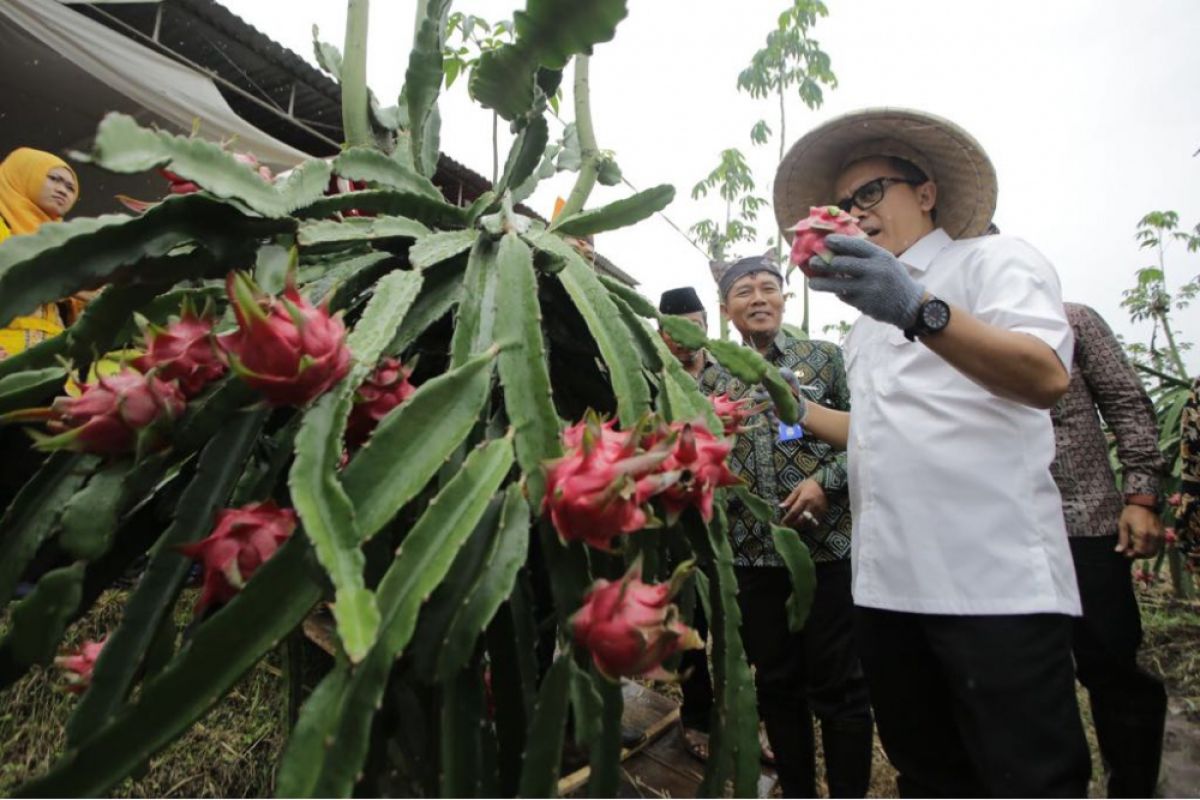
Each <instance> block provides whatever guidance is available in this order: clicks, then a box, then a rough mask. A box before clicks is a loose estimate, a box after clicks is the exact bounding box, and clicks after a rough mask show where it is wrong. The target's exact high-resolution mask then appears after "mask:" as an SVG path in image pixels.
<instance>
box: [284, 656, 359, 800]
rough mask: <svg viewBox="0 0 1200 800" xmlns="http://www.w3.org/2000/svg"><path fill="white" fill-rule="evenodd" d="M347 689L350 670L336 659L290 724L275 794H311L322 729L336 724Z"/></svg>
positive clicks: (322, 756) (322, 744)
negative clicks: (292, 725)
mask: <svg viewBox="0 0 1200 800" xmlns="http://www.w3.org/2000/svg"><path fill="white" fill-rule="evenodd" d="M349 691H350V670H348V669H346V665H345V663H344V662H340V661H339V662H338V664H337V666H335V667H334V668H333V669H332V670H331V671H330V672H329V673H328V675H326V677H325V679H324V680H322V681H321V682H320V683H318V684H317V687H316V688H315V689H314V690H313V692H312V694H310V695H309V696H308V700H306V701H305V703H304V708H303V710H302V711H301V713H300V718H299V719H298V720H297V722H296V725H295V727H294V728H292V733H291V735H290V736H289V737H288V743H287V747H286V748H285V750H284V752H283V755H282V757H281V758H280V760H279V778H278V783H277V785H276V787H275V796H276V797H312V796H313V795H312V794H311V792H312V788H311V787H312V786H313V785H314V784H315V783H316V781H317V780H318V778H320V775H321V767H322V766H323V764H324V763H325V751H326V745H325V737H326V736H327V735H328V734H327V733H326V732H327V731H329V730H331V729H332V728H333V726H334V725H336V724H337V719H338V717H339V715H340V714H341V711H342V708H343V706H344V705H345V703H346V697H347V695H348V694H349Z"/></svg>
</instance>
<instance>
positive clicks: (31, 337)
mask: <svg viewBox="0 0 1200 800" xmlns="http://www.w3.org/2000/svg"><path fill="white" fill-rule="evenodd" d="M78 199H79V178H78V177H77V176H76V175H75V170H73V169H71V168H70V167H69V166H68V165H67V162H65V161H63V160H62V159H61V158H59V157H58V156H56V155H53V154H52V153H47V152H44V151H42V150H34V149H32V148H30V147H19V148H17V149H16V150H13V151H12V152H11V153H9V154H8V156H7V157H6V158H5V159H4V161H3V162H0V242H3V241H4V240H5V239H7V238H8V237H9V236H17V235H20V234H24V233H33V232H34V231H36V230H37V229H38V228H39V227H41V225H42V224H44V223H46V222H57V221H58V220H60V219H62V218H63V216H64V215H65V214H66V213H67V212H68V211H70V210H71V207H72V206H74V205H75V201H76V200H78ZM62 332H63V320H62V317H61V315H60V314H59V311H58V308H57V307H56V306H55V305H54V304H53V303H50V304H47V305H44V306H42V307H40V308H37V309H35V310H33V311H32V312H31V313H30V314H28V315H27V316H23V317H17V318H16V319H14V320H13V321H12V322H10V323H9V324H8V327H7V328H0V359H2V358H6V357H7V356H10V355H14V354H16V353H19V352H21V351H22V350H25V349H26V348H29V347H32V346H33V345H35V344H38V343H40V342H42V341H44V340H46V339H49V338H50V337H52V336H57V335H58V334H60V333H62Z"/></svg>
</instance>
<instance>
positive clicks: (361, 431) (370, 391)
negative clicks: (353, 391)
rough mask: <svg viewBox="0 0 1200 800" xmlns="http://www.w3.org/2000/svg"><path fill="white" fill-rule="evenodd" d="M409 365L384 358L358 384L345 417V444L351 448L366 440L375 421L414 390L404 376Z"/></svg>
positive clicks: (408, 370)
mask: <svg viewBox="0 0 1200 800" xmlns="http://www.w3.org/2000/svg"><path fill="white" fill-rule="evenodd" d="M412 371H413V367H412V366H411V365H409V366H407V367H406V366H404V365H402V364H401V363H400V362H399V360H397V359H395V358H385V359H383V360H382V361H380V362H379V366H378V367H376V368H375V371H374V372H372V373H371V375H370V376H369V377H368V378H367V379H366V380H365V381H363V384H362V386H360V387H358V393H357V396H356V397H355V398H354V407H353V408H352V409H351V410H350V418H349V419H348V420H347V421H346V444H347V446H349V447H350V448H351V449H354V448H358V447H361V446H363V445H364V444H366V442H367V439H369V438H371V433H372V432H373V431H374V430H375V426H376V425H378V424H379V421H380V420H381V419H383V418H384V417H386V416H387V415H388V412H390V411H391V410H392V409H393V408H395V407H396V406H398V405H400V404H401V403H403V402H404V401H405V400H407V399H408V398H410V397H412V394H413V392H415V391H416V387H414V386H413V385H412V384H411V383H409V382H408V378H409V376H410V375H412Z"/></svg>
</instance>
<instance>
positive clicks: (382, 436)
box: [342, 352, 495, 539]
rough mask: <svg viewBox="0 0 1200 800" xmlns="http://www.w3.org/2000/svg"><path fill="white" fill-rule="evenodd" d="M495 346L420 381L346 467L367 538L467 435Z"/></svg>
mask: <svg viewBox="0 0 1200 800" xmlns="http://www.w3.org/2000/svg"><path fill="white" fill-rule="evenodd" d="M494 359H495V353H494V352H488V353H484V354H483V355H481V356H479V357H477V358H474V359H472V360H471V361H468V362H467V363H466V364H464V365H463V366H462V367H460V368H459V369H457V370H452V371H450V372H447V373H446V374H444V375H440V376H438V377H436V378H433V379H432V380H429V381H427V382H426V383H424V384H422V385H421V387H420V388H418V389H417V391H416V393H415V394H413V396H412V397H410V398H409V399H408V400H406V401H404V402H403V403H401V404H400V405H399V406H397V407H396V408H395V409H393V410H392V412H391V413H389V414H388V415H387V416H386V417H384V418H383V420H382V421H381V422H380V423H379V427H377V428H376V429H375V433H374V434H373V435H372V436H371V440H370V441H369V442H368V443H367V444H366V446H365V447H363V449H362V450H360V451H359V452H358V455H356V456H355V457H354V458H353V459H352V460H351V461H350V464H349V465H347V467H346V469H345V470H344V471H343V472H342V483H343V485H344V486H345V488H346V493H347V494H348V495H349V496H350V499H351V501H352V502H353V504H354V507H355V510H356V512H357V517H358V525H359V531H360V533H361V535H362V537H363V538H364V539H369V538H370V537H371V536H373V535H374V534H375V533H377V532H378V531H379V529H380V528H382V527H383V526H384V525H386V524H387V523H388V521H389V520H391V518H392V517H393V516H395V514H396V512H397V511H399V510H400V509H401V508H402V507H403V506H404V505H405V504H407V503H408V501H410V500H412V499H413V498H414V497H416V496H417V492H419V491H420V490H421V489H422V488H423V487H424V486H425V484H426V483H428V482H429V479H430V478H432V477H433V476H434V475H435V474H436V473H437V471H438V469H439V468H440V467H441V465H442V464H443V462H445V460H446V458H448V457H449V455H450V454H451V453H452V452H453V451H454V449H455V448H457V447H458V445H459V444H460V443H461V442H462V441H463V440H464V439H465V438H466V437H467V434H468V433H470V432H471V429H472V428H473V427H474V426H475V423H476V422H477V421H478V419H479V413H480V411H481V410H482V409H483V404H484V403H485V402H486V401H487V398H488V396H489V394H490V393H491V377H492V363H493V360H494Z"/></svg>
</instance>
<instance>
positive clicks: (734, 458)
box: [700, 330, 850, 567]
mask: <svg viewBox="0 0 1200 800" xmlns="http://www.w3.org/2000/svg"><path fill="white" fill-rule="evenodd" d="M765 356H766V359H767V361H769V362H770V363H771V364H773V365H775V366H776V367H788V368H789V369H791V370H792V371H793V372H795V373H796V377H797V378H798V379H799V380H800V383H801V384H811V385H813V386H815V387H816V388H815V390H807V391H806V392H805V395H806V396H807V397H808V398H809V399H810V400H813V401H814V402H817V403H820V404H822V405H825V406H828V407H830V408H836V409H838V410H840V411H849V410H850V388H849V386H848V384H847V383H846V368H845V366H844V364H843V363H842V351H841V349H839V348H838V347H837V345H834V344H831V343H830V342H821V341H813V340H804V339H797V338H795V337H794V336H791V335H789V334H788V333H787V332H786V331H783V330H780V332H779V334H778V335H777V336H776V337H775V341H774V342H773V343H772V344H771V347H770V349H769V350H768V351H767V353H766V354H765ZM759 388H760V387H758V386H757V385H755V386H747V385H746V384H744V383H742V382H741V381H739V380H738V379H736V378H734V377H733V376H731V375H730V374H729V373H728V372H727V371H726V370H725V369H724V368H722V367H721V366H719V365H717V364H711V365H709V366H708V367H707V368H705V370H704V372H703V373H701V375H700V391H702V392H703V393H704V394H708V395H719V394H728V395H729V396H730V397H731V398H733V399H738V398H742V397H746V396H748V395H752V394H754V392H755V391H756V390H757V389H759ZM745 426H746V427H747V428H749V430H748V431H747V432H745V433H741V434H738V436H737V438H736V440H735V442H734V446H733V450H732V451H730V453H729V468H730V469H731V470H733V472H734V473H736V474H737V475H738V476H739V477H741V478H742V479H743V480H744V481H746V484H747V488H749V490H750V491H751V492H753V493H754V494H756V495H758V496H759V497H761V498H762V499H763V500H765V501H767V504H768V505H770V507H771V508H772V509H773V510H774V513H775V521H776V522H778V521H779V520H780V518H781V517H782V516H783V510H782V509H781V508H779V504H780V503H781V502H783V500H785V499H786V498H787V496H788V494H789V493H790V492H791V491H792V489H794V488H796V486H797V485H798V484H799V483H800V482H801V481H803V480H805V479H806V478H813V479H814V480H816V482H817V483H819V484H820V485H821V488H823V489H824V490H825V497H826V499H827V500H828V501H829V511H828V512H827V513H826V514H825V518H824V519H823V520H821V524H820V525H819V526H817V527H815V528H814V527H810V526H808V525H806V524H803V523H801V525H800V526H799V528H798V530H799V533H800V538H801V539H802V540H803V541H804V543H805V544H806V545H808V549H809V551H810V552H811V553H812V557H813V561H817V562H821V561H837V560H840V559H844V558H849V557H850V499H849V497H848V495H847V492H846V452H845V451H844V450H834V449H833V448H831V447H830V446H829V445H827V444H825V443H824V442H821V441H818V440H817V439H815V438H813V437H811V436H807V435H805V436H804V437H803V438H801V439H798V440H792V441H779V422H778V420H777V419H776V418H774V417H772V416H771V415H770V414H769V412H763V413H761V414H756V415H754V416H752V417H750V418H749V419H748V420H746V423H745ZM729 535H730V539H731V543H732V545H733V556H734V559H733V560H734V563H735V564H737V565H739V566H748V567H782V566H784V562H783V558H782V557H781V556H780V555H779V553H778V552H777V551H776V550H775V545H774V543H773V541H772V539H771V529H770V527H769V526H767V525H764V524H763V523H761V522H759V521H758V520H757V519H755V517H754V515H753V514H751V513H750V511H749V509H747V508H745V507H744V506H743V505H742V503H741V502H740V501H739V500H737V499H736V498H732V500H731V503H730V506H729Z"/></svg>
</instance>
